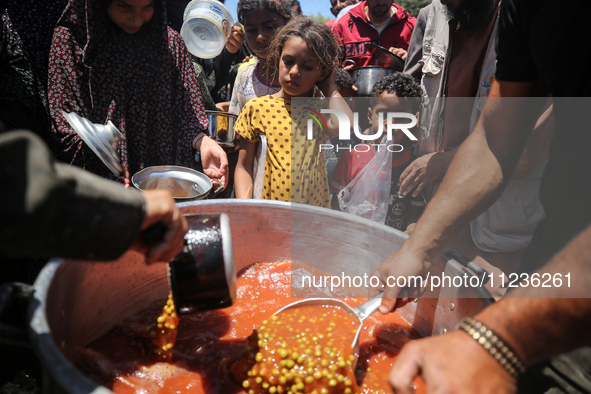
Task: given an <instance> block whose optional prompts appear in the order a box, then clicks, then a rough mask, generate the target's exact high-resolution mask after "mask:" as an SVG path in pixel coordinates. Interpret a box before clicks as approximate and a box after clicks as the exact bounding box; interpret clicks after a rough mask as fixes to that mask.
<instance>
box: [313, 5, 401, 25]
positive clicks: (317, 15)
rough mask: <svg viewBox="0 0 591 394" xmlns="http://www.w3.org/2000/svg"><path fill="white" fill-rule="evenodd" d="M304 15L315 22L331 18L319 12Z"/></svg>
mask: <svg viewBox="0 0 591 394" xmlns="http://www.w3.org/2000/svg"><path fill="white" fill-rule="evenodd" d="M401 5H402V4H401ZM306 16H309V17H310V19H313V20H315V21H316V22H319V23H324V22H328V21H329V20H330V19H331V18H325V17H323V16H322V14H321V13H320V12H318V13H317V14H316V15H306Z"/></svg>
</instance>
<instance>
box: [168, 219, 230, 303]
mask: <svg viewBox="0 0 591 394" xmlns="http://www.w3.org/2000/svg"><path fill="white" fill-rule="evenodd" d="M186 219H187V221H188V224H189V231H188V232H187V234H186V235H185V246H184V248H183V252H182V253H180V254H179V255H178V256H177V257H176V258H175V259H174V260H172V261H171V262H170V263H169V264H168V281H169V284H170V288H171V290H172V297H173V300H174V304H175V307H176V311H177V313H178V314H179V315H185V314H190V313H195V312H202V311H208V310H213V309H221V308H226V307H228V306H230V305H232V304H233V303H234V301H235V300H236V271H235V268H234V254H233V249H232V234H231V232H230V221H229V219H228V216H227V215H226V214H223V213H222V214H219V215H200V214H195V215H187V216H186Z"/></svg>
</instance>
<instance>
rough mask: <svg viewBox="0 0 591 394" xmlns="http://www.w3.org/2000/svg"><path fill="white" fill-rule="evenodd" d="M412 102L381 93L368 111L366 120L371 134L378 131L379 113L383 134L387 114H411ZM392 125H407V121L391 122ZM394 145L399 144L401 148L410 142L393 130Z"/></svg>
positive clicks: (386, 122) (402, 133)
mask: <svg viewBox="0 0 591 394" xmlns="http://www.w3.org/2000/svg"><path fill="white" fill-rule="evenodd" d="M411 101H412V100H404V98H402V99H400V98H399V97H398V96H396V93H388V92H382V93H381V94H380V95H378V98H377V101H376V104H375V105H374V107H373V109H372V108H370V109H369V110H368V118H369V123H370V125H371V126H372V129H373V133H376V132H377V131H378V127H379V121H380V113H382V114H383V115H382V116H383V119H382V122H383V124H384V128H383V130H384V133H385V132H386V130H387V127H388V126H387V125H388V117H387V116H386V115H387V113H388V112H405V113H409V114H412V113H413V109H412V102H411ZM393 122H394V123H408V122H409V121H408V119H401V120H399V121H398V122H396V120H395V119H394V120H393ZM392 137H393V138H394V141H393V143H394V144H401V145H403V146H408V145H409V144H410V143H411V141H410V139H409V138H408V137H407V136H406V135H405V134H404V132H402V131H401V130H399V129H395V130H394V131H393V136H392Z"/></svg>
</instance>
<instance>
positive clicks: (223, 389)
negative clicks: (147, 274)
mask: <svg viewBox="0 0 591 394" xmlns="http://www.w3.org/2000/svg"><path fill="white" fill-rule="evenodd" d="M290 274H291V263H290V262H289V261H285V262H279V263H257V264H253V265H251V266H249V267H247V268H245V269H244V270H242V272H240V274H239V277H238V279H237V300H236V303H235V304H234V305H233V306H231V307H229V308H226V309H222V310H217V311H211V312H204V313H198V314H193V315H184V316H182V317H181V318H180V321H179V324H178V334H177V338H176V344H175V347H174V353H173V358H172V361H166V362H155V361H154V360H153V357H152V356H151V354H150V352H151V351H152V350H151V343H152V338H151V337H150V333H149V331H150V330H149V328H148V327H150V326H151V325H153V323H154V321H156V319H157V318H158V316H159V314H160V313H161V311H162V307H163V304H164V303H163V302H161V303H156V304H155V305H153V306H151V307H150V308H148V309H146V310H144V311H142V312H140V313H138V314H137V315H135V316H133V317H132V318H131V319H128V320H126V321H124V322H122V323H121V324H118V325H117V326H115V327H114V328H113V329H112V330H111V331H110V332H108V333H107V334H106V335H104V336H103V337H101V338H99V339H98V340H96V341H94V342H93V343H91V344H89V345H88V346H87V347H85V348H84V349H66V354H67V356H68V357H69V358H70V360H71V361H72V362H73V363H74V364H75V365H76V366H77V367H78V368H79V369H80V370H82V372H84V373H85V374H86V375H87V376H89V377H90V378H92V379H94V380H95V381H96V382H97V383H99V384H101V385H103V386H105V387H108V388H110V389H111V390H113V391H114V392H116V393H203V394H213V393H224V394H233V393H244V392H248V390H246V391H245V389H244V388H243V387H242V384H243V380H242V379H241V377H240V376H233V374H232V373H231V370H232V366H233V365H235V364H237V363H239V362H240V361H241V358H242V356H243V353H244V349H245V348H246V347H247V346H248V345H249V337H250V336H251V334H253V331H254V330H255V329H256V328H258V327H260V326H261V324H262V322H263V321H265V320H267V319H269V318H270V316H272V315H273V314H274V313H275V312H277V311H278V310H279V309H281V308H282V307H284V306H285V305H287V304H290V303H292V302H294V301H296V300H298V299H296V298H291V287H290V286H291V279H290V278H291V276H290ZM342 300H343V301H345V302H346V303H347V304H349V305H350V306H352V307H355V306H357V305H359V304H360V303H362V302H364V301H365V300H364V299H357V298H342ZM418 337H419V335H418V334H417V333H416V332H415V331H413V330H412V328H411V327H410V326H409V325H408V323H406V322H405V321H404V320H403V319H402V318H401V317H400V316H399V315H398V314H396V313H391V314H389V315H381V314H380V313H375V314H373V315H372V316H370V317H368V318H367V319H366V320H365V321H364V324H363V329H362V331H361V335H360V352H359V358H358V361H357V368H356V378H357V384H358V385H359V386H358V388H356V390H355V392H360V393H368V394H369V393H379V392H384V393H389V392H391V389H390V387H389V385H388V383H387V375H388V372H389V370H390V369H391V368H392V365H393V364H394V361H395V359H396V356H397V355H398V353H399V351H400V348H401V347H402V346H403V345H404V344H405V343H407V342H408V341H410V340H412V339H415V338H418ZM351 338H352V337H351ZM414 384H415V386H416V389H415V392H416V393H422V392H424V388H423V385H422V384H421V382H420V381H419V380H417V381H415V383H414ZM334 392H342V391H334Z"/></svg>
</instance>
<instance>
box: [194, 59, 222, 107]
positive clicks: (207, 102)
mask: <svg viewBox="0 0 591 394" xmlns="http://www.w3.org/2000/svg"><path fill="white" fill-rule="evenodd" d="M193 68H195V75H197V84H198V85H199V90H200V91H201V98H202V99H203V106H204V107H205V109H206V110H210V111H216V110H217V107H216V106H215V103H214V101H213V98H212V97H211V93H209V90H208V89H207V81H206V80H205V71H203V67H201V65H200V64H199V63H197V62H193Z"/></svg>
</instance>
